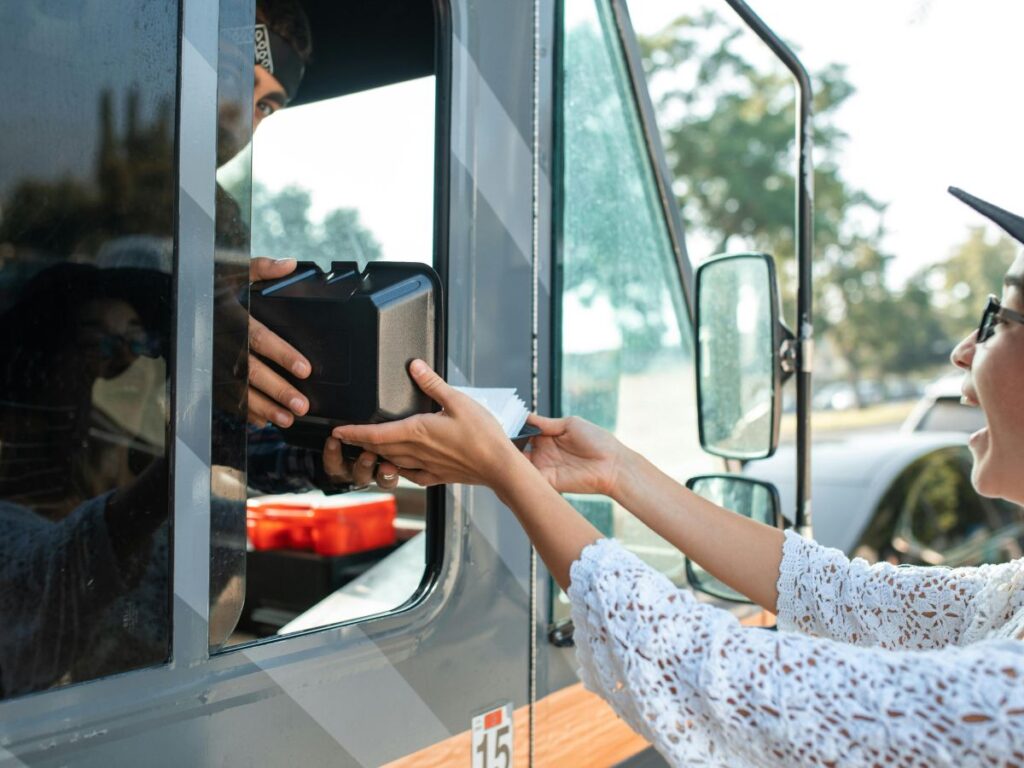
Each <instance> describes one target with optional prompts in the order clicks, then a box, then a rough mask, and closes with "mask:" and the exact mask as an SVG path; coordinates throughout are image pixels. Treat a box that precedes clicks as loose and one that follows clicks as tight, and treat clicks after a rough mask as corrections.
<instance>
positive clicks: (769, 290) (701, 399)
mask: <svg viewBox="0 0 1024 768" xmlns="http://www.w3.org/2000/svg"><path fill="white" fill-rule="evenodd" d="M696 282H697V317H696V324H695V326H696V334H697V366H696V368H697V402H698V409H699V414H700V441H701V445H702V446H703V447H704V450H706V451H708V452H709V453H713V454H715V455H716V456H724V457H726V458H730V459H744V460H750V459H763V458H767V457H768V456H771V455H772V453H774V452H775V446H776V444H777V441H778V431H779V418H780V412H781V410H782V408H781V405H782V403H781V399H782V386H781V384H782V381H781V369H780V363H779V344H780V342H781V338H782V334H783V329H782V327H781V326H780V325H779V318H778V289H777V287H776V282H775V265H774V262H773V261H772V258H771V256H768V255H767V254H763V253H751V254H737V255H726V256H716V257H715V258H713V259H712V260H710V261H708V262H705V263H704V264H702V265H701V266H700V267H699V268H698V269H697V280H696Z"/></svg>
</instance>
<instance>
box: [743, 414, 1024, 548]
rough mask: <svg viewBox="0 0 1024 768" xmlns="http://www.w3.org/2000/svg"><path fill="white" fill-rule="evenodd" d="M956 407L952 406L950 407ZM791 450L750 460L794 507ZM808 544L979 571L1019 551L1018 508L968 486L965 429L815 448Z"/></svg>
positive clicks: (788, 508)
mask: <svg viewBox="0 0 1024 768" xmlns="http://www.w3.org/2000/svg"><path fill="white" fill-rule="evenodd" d="M958 404H959V403H958ZM793 461H794V448H793V446H792V445H783V446H780V448H779V449H778V451H777V453H776V454H775V455H774V456H773V457H772V458H770V459H766V460H764V461H757V462H751V463H749V464H747V466H746V467H745V468H744V474H745V475H747V476H749V477H752V478H755V479H758V480H765V481H768V482H771V483H773V484H774V485H775V486H776V487H777V488H778V490H779V495H780V500H781V502H782V511H783V514H784V515H786V516H787V517H791V516H792V510H793V508H794V503H795V502H794V498H795V497H794V484H795V476H794V472H793ZM813 462H814V474H813V480H812V487H813V496H812V498H813V500H814V533H815V539H816V540H817V541H819V542H821V543H822V544H824V545H825V546H829V547H835V548H836V549H840V550H842V551H843V552H845V553H846V554H847V555H849V556H857V557H863V558H865V559H866V560H868V561H869V562H878V561H882V560H884V561H888V562H891V563H910V564H917V565H924V564H927V565H946V566H960V565H979V564H982V563H992V562H1002V561H1005V560H1009V559H1012V558H1016V557H1020V556H1021V555H1022V553H1024V510H1022V509H1021V507H1019V506H1018V505H1016V504H1011V503H1010V502H1006V501H1003V500H1001V499H988V498H984V497H982V496H979V495H978V493H977V492H976V491H975V490H974V489H973V488H972V487H971V483H970V477H971V465H972V461H971V454H970V451H969V450H968V448H967V435H966V434H965V433H964V432H935V431H919V432H892V433H885V434H870V435H860V436H854V437H849V438H845V439H842V440H837V441H834V442H816V443H815V445H814V450H813Z"/></svg>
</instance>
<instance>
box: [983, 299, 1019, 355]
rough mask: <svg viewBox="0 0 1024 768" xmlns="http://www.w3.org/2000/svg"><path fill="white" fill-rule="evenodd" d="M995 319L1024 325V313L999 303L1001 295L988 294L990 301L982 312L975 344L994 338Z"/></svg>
mask: <svg viewBox="0 0 1024 768" xmlns="http://www.w3.org/2000/svg"><path fill="white" fill-rule="evenodd" d="M995 319H998V320H1002V321H1003V322H1007V321H1009V322H1013V323H1020V324H1021V325H1024V315H1022V314H1020V313H1019V312H1014V311H1013V310H1012V309H1007V308H1006V307H1004V306H1003V305H1002V304H1000V303H999V297H998V296H996V295H995V294H993V293H990V294H989V296H988V303H987V304H986V305H985V309H984V311H983V312H982V313H981V322H980V323H978V334H977V336H976V337H975V340H974V343H975V344H984V343H985V342H986V341H988V340H989V339H991V338H992V334H993V333H995V329H996V323H995V322H994V320H995Z"/></svg>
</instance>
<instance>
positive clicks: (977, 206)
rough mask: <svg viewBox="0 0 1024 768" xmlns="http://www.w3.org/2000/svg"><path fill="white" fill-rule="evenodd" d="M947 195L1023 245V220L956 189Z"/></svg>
mask: <svg viewBox="0 0 1024 768" xmlns="http://www.w3.org/2000/svg"><path fill="white" fill-rule="evenodd" d="M949 194H951V195H953V197H955V198H956V199H957V200H960V201H961V202H964V203H967V205H969V206H971V208H973V209H974V210H976V211H977V212H978V213H980V214H981V215H982V216H984V217H985V218H987V219H990V220H991V221H993V222H995V223H996V224H998V225H999V226H1000V227H1001V228H1002V229H1003V230H1004V231H1005V232H1006V233H1007V234H1008V235H1009V236H1010V237H1012V238H1013V239H1014V240H1016V241H1017V242H1018V243H1020V244H1021V245H1024V218H1022V217H1020V216H1018V215H1017V214H1015V213H1010V212H1009V211H1007V210H1005V209H1003V208H1000V207H999V206H997V205H992V203H988V202H985V201H984V200H982V199H981V198H980V197H975V196H974V195H972V194H969V193H968V192H964V191H963V190H962V189H959V188H957V187H950V188H949Z"/></svg>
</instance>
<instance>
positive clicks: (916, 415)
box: [900, 373, 985, 434]
mask: <svg viewBox="0 0 1024 768" xmlns="http://www.w3.org/2000/svg"><path fill="white" fill-rule="evenodd" d="M963 378H964V377H963V374H961V373H955V374H950V375H948V376H943V377H942V378H941V379H938V380H937V381H934V382H932V383H931V384H929V385H928V387H927V389H926V390H925V393H924V396H923V397H922V398H921V399H920V400H919V401H918V403H917V405H916V406H914V410H913V411H911V413H910V415H909V416H907V419H906V421H904V422H903V425H902V426H901V427H900V431H902V432H966V433H968V434H970V433H971V432H977V431H978V430H979V429H981V428H982V427H983V426H985V416H984V414H983V413H982V412H981V409H980V408H975V407H973V406H969V405H964V404H963V403H961V402H960V394H961V393H960V387H961V385H962V383H963Z"/></svg>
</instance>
